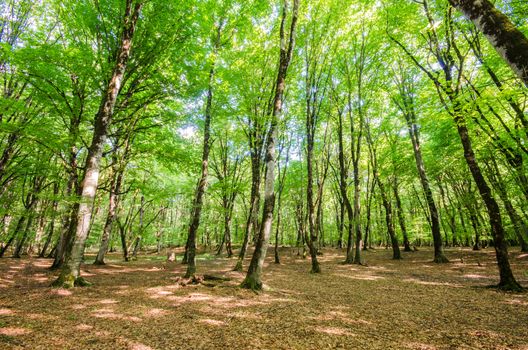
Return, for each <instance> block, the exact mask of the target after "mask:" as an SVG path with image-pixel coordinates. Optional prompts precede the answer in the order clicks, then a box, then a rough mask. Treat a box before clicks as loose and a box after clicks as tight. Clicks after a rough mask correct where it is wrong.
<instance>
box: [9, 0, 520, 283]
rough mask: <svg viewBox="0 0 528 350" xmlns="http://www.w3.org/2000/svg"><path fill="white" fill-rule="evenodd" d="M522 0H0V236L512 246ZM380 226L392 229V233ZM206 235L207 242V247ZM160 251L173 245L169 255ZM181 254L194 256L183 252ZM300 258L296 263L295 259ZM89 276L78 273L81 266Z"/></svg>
mask: <svg viewBox="0 0 528 350" xmlns="http://www.w3.org/2000/svg"><path fill="white" fill-rule="evenodd" d="M527 13H528V4H527V3H526V2H523V1H508V0H498V1H496V2H494V3H491V2H489V1H488V0H480V1H469V0H467V1H466V0H450V1H447V0H417V1H403V0H401V1H362V0H339V1H338V0H317V1H302V0H291V1H289V0H284V1H262V0H248V1H237V0H222V1H212V0H201V1H165V0H153V1H143V0H96V1H93V0H76V1H67V0H47V1H30V0H4V1H2V2H0V15H1V21H0V75H1V80H2V84H1V85H2V86H1V87H0V89H1V96H0V257H1V256H4V257H7V256H13V257H15V258H20V257H22V256H26V255H31V256H38V257H48V258H52V259H53V263H52V265H53V266H52V267H53V268H54V269H57V270H58V271H60V274H59V276H58V278H57V279H56V281H55V282H54V285H55V286H66V287H73V286H74V285H75V286H83V285H89V284H90V282H89V281H87V280H85V279H84V278H83V276H82V274H81V270H80V266H81V263H83V262H84V263H92V262H93V258H94V257H95V263H96V264H100V265H102V264H105V256H106V255H107V253H108V252H112V253H113V252H119V254H120V255H121V256H122V257H123V259H124V260H125V261H129V260H131V259H134V258H136V257H137V255H138V254H143V253H153V252H154V253H157V254H161V255H163V254H166V253H167V252H169V255H170V252H172V251H174V249H176V248H177V247H184V252H183V254H182V256H181V257H180V256H179V255H178V257H177V259H178V260H183V262H184V263H186V264H187V265H186V273H185V278H188V279H191V280H195V281H196V280H199V278H197V275H196V268H197V266H196V265H197V259H196V256H197V255H199V254H201V253H202V252H203V250H202V249H205V250H207V249H209V250H210V251H213V253H214V254H217V255H222V254H226V255H227V257H233V263H232V265H233V268H234V269H235V270H237V271H244V272H246V271H247V274H246V275H245V276H246V277H245V279H244V281H243V282H242V286H243V287H246V288H250V289H254V290H259V289H262V284H263V282H262V278H261V277H262V276H261V275H262V269H263V264H264V259H265V257H266V254H267V250H268V246H269V249H270V251H273V254H274V260H275V262H277V263H279V262H280V259H281V254H280V249H279V248H280V247H297V248H298V249H299V251H300V252H301V253H300V254H303V255H304V256H305V257H309V259H310V263H311V272H312V273H323V274H324V272H325V271H324V269H325V267H324V262H320V261H319V260H318V259H320V257H321V253H322V249H323V248H324V247H337V248H339V249H341V248H342V249H344V262H345V263H346V264H359V265H367V263H368V262H366V261H365V259H364V257H363V254H364V253H363V252H364V251H366V250H369V249H371V248H378V247H388V248H389V249H391V251H392V257H393V258H394V259H401V258H402V257H403V254H402V252H401V250H403V251H405V252H409V251H413V250H419V249H421V248H420V247H422V246H431V247H433V248H432V250H431V257H430V259H431V261H434V262H435V263H438V264H443V263H448V262H449V261H450V249H452V248H455V247H471V248H472V249H474V250H479V249H481V248H482V247H487V246H490V247H493V249H494V253H495V256H496V261H497V266H498V272H499V273H498V276H499V282H498V287H499V288H501V289H504V290H513V291H519V290H521V289H522V287H521V286H520V284H519V283H518V282H517V280H516V278H515V276H514V274H513V272H512V269H511V267H510V262H509V255H508V254H509V252H508V250H521V251H522V252H527V251H528V206H527V204H526V203H528V175H527V174H528V165H527V162H528V113H527V103H528V94H527V93H528V90H527V85H528V40H527V39H526V33H527V32H528V17H527V16H526V14H527ZM400 246H401V248H400ZM224 250H225V253H224ZM180 258H181V259H180ZM198 265H199V261H198ZM307 272H308V267H307ZM88 279H89V278H88Z"/></svg>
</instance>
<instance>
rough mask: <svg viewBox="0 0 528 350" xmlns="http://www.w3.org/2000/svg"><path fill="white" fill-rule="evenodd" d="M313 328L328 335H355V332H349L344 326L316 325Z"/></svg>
mask: <svg viewBox="0 0 528 350" xmlns="http://www.w3.org/2000/svg"><path fill="white" fill-rule="evenodd" d="M315 330H316V331H317V332H320V333H325V334H328V335H339V336H347V337H355V336H357V335H356V334H354V333H352V332H349V331H348V329H346V328H341V327H316V328H315Z"/></svg>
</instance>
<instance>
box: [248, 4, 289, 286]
mask: <svg viewBox="0 0 528 350" xmlns="http://www.w3.org/2000/svg"><path fill="white" fill-rule="evenodd" d="M287 4H288V3H287V0H285V1H284V4H283V11H282V20H281V26H280V61H279V71H278V73H277V82H276V87H275V96H274V103H273V113H272V116H271V125H270V130H269V136H268V140H267V145H266V156H265V162H266V177H265V188H264V208H263V212H262V224H261V225H260V230H259V235H258V238H257V244H256V246H255V251H254V252H253V256H252V258H251V263H250V265H249V268H248V271H247V274H246V278H245V279H244V281H243V282H242V287H243V288H248V289H252V290H261V289H262V280H261V275H262V266H263V265H264V259H265V258H266V251H267V249H268V240H269V236H270V233H271V225H272V222H273V209H274V206H275V189H274V185H275V143H276V138H277V124H278V121H279V115H280V113H281V111H282V99H283V95H284V89H285V87H286V73H287V71H288V66H289V64H290V60H291V56H292V52H293V46H294V43H295V28H296V24H297V15H298V11H299V0H293V12H292V20H291V27H290V35H289V44H288V47H287V48H286V37H285V26H286V16H287Z"/></svg>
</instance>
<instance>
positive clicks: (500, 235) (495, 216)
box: [452, 101, 522, 290]
mask: <svg viewBox="0 0 528 350" xmlns="http://www.w3.org/2000/svg"><path fill="white" fill-rule="evenodd" d="M452 102H454V103H455V106H454V107H455V112H454V113H455V114H454V119H455V123H456V126H457V131H458V135H459V136H460V140H461V142H462V146H463V148H464V157H465V159H466V162H467V165H468V167H469V170H470V171H471V175H472V176H473V180H475V183H476V184H477V188H478V190H479V192H480V196H481V197H482V200H483V201H484V204H485V205H486V209H487V212H488V216H489V220H490V225H491V230H492V233H493V242H494V248H495V255H496V257H497V265H498V267H499V275H500V281H499V285H498V286H499V288H501V289H504V290H521V289H522V288H521V286H520V285H519V283H517V281H516V280H515V277H514V276H513V272H512V270H511V267H510V262H509V259H508V247H507V242H506V240H505V232H504V227H503V226H502V218H501V215H500V209H499V205H498V204H497V202H496V201H495V198H494V197H493V194H492V193H491V189H490V188H489V186H488V184H487V182H486V180H485V179H484V176H483V175H482V171H481V170H480V167H479V165H478V163H477V159H476V157H475V153H474V152H473V146H472V144H471V139H470V137H469V132H468V129H467V127H466V122H465V120H464V117H463V116H462V111H461V110H460V108H459V107H458V106H457V104H456V101H452Z"/></svg>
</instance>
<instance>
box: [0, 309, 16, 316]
mask: <svg viewBox="0 0 528 350" xmlns="http://www.w3.org/2000/svg"><path fill="white" fill-rule="evenodd" d="M14 314H15V312H14V311H13V310H11V309H3V308H2V309H0V316H8V315H14Z"/></svg>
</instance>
